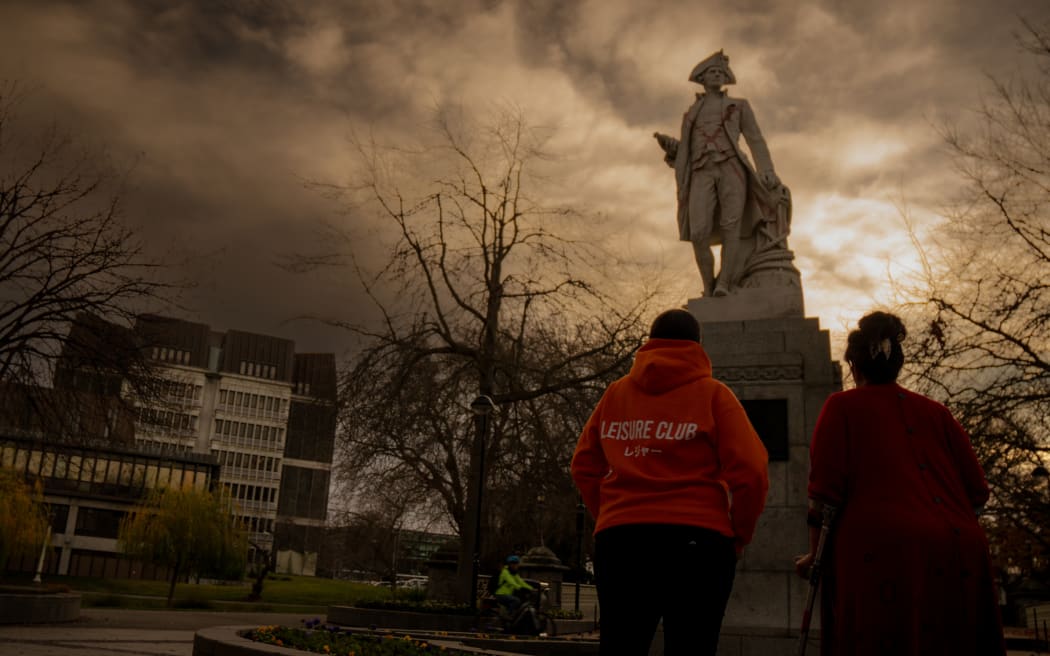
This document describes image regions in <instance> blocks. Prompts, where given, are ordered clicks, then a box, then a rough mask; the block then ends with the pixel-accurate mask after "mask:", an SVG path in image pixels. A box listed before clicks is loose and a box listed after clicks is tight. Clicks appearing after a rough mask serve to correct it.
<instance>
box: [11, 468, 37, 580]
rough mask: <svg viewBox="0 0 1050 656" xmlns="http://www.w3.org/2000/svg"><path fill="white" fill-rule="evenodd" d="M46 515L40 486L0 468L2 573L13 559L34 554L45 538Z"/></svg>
mask: <svg viewBox="0 0 1050 656" xmlns="http://www.w3.org/2000/svg"><path fill="white" fill-rule="evenodd" d="M46 533H47V515H46V513H45V510H44V494H43V490H42V489H41V487H40V485H39V484H37V485H35V486H31V485H29V484H28V483H26V482H25V480H24V479H23V478H22V477H21V476H19V475H18V474H16V473H15V472H13V471H10V470H7V469H0V571H2V569H3V568H4V567H5V566H6V564H7V559H8V558H9V557H11V556H17V555H23V554H26V553H31V552H33V551H35V550H36V549H39V548H40V545H41V544H43V542H44V540H45V539H46V537H45V536H46Z"/></svg>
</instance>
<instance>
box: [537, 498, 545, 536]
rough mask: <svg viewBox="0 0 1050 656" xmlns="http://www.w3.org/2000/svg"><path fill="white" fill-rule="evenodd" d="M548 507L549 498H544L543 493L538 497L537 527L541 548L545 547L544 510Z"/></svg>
mask: <svg viewBox="0 0 1050 656" xmlns="http://www.w3.org/2000/svg"><path fill="white" fill-rule="evenodd" d="M546 506H547V497H545V496H543V493H542V492H541V493H540V494H537V495H536V527H537V528H538V529H539V534H540V546H541V547H545V546H547V545H545V544H543V509H544V508H545V507H546Z"/></svg>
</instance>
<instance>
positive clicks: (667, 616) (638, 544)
mask: <svg viewBox="0 0 1050 656" xmlns="http://www.w3.org/2000/svg"><path fill="white" fill-rule="evenodd" d="M594 573H595V577H596V584H597V587H598V605H599V610H600V612H601V633H600V636H601V638H600V639H601V653H602V655H603V656H646V655H647V654H648V653H649V647H650V644H651V643H652V640H653V636H654V635H655V633H656V627H657V625H658V624H659V622H660V619H661V618H662V619H663V622H664V654H665V656H680V655H683V654H690V655H694V654H695V655H707V654H710V655H711V656H714V654H715V652H716V651H717V649H718V632H719V630H720V629H721V627H722V618H723V616H724V615H725V609H726V602H727V601H728V600H729V592H730V591H731V590H732V588H733V576H734V574H735V573H736V552H735V550H734V549H733V540H732V538H728V537H726V536H724V535H721V534H720V533H716V532H715V531H712V530H709V529H705V528H699V527H695V526H678V525H670V524H630V525H625V526H614V527H612V528H608V529H605V530H604V531H601V532H600V533H598V534H597V535H595V536H594Z"/></svg>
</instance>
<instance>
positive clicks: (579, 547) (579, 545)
mask: <svg viewBox="0 0 1050 656" xmlns="http://www.w3.org/2000/svg"><path fill="white" fill-rule="evenodd" d="M586 510H587V506H585V505H583V502H582V501H581V502H579V503H577V504H576V599H575V601H573V604H572V609H573V610H574V611H576V612H577V613H578V612H580V579H581V578H583V513H584V512H586Z"/></svg>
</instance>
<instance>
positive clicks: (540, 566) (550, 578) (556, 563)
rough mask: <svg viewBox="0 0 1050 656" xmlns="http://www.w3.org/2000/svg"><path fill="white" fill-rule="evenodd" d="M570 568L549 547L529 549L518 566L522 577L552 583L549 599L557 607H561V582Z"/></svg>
mask: <svg viewBox="0 0 1050 656" xmlns="http://www.w3.org/2000/svg"><path fill="white" fill-rule="evenodd" d="M568 570H569V568H568V567H566V566H565V565H562V564H561V561H560V560H558V556H556V555H555V554H554V552H553V551H551V550H550V549H548V548H547V547H533V548H532V549H529V551H528V553H526V554H525V557H524V558H522V559H521V566H520V567H519V568H518V571H519V573H520V574H521V576H522V578H526V579H534V580H536V581H541V582H543V583H547V584H549V585H550V588H549V589H548V594H549V599H548V601H549V603H550V604H551V605H552V606H554V607H555V608H561V582H562V580H563V578H564V577H565V572H567V571H568Z"/></svg>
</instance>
